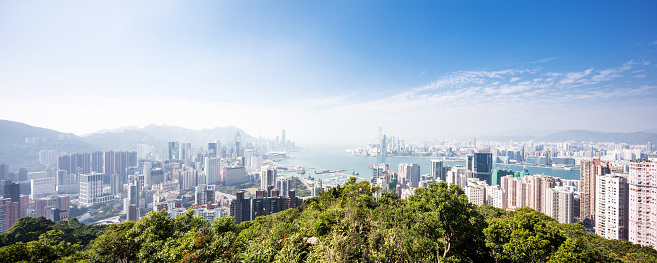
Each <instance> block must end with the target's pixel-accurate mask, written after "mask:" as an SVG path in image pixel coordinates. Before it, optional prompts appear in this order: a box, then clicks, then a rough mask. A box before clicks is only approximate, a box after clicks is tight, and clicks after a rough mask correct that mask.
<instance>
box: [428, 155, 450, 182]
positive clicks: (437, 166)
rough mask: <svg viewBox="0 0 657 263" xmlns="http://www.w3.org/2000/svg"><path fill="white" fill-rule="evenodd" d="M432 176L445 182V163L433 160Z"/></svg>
mask: <svg viewBox="0 0 657 263" xmlns="http://www.w3.org/2000/svg"><path fill="white" fill-rule="evenodd" d="M431 176H432V177H433V178H434V179H436V180H440V181H443V182H445V181H446V180H447V178H446V176H445V174H443V161H442V160H437V159H432V160H431Z"/></svg>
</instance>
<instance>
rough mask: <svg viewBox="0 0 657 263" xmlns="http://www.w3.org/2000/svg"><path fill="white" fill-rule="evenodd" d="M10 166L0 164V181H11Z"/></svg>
mask: <svg viewBox="0 0 657 263" xmlns="http://www.w3.org/2000/svg"><path fill="white" fill-rule="evenodd" d="M9 179H10V178H9V165H8V164H4V163H0V180H9Z"/></svg>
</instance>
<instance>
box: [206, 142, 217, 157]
mask: <svg viewBox="0 0 657 263" xmlns="http://www.w3.org/2000/svg"><path fill="white" fill-rule="evenodd" d="M217 152H218V151H217V143H216V142H209V143H208V156H210V157H217Z"/></svg>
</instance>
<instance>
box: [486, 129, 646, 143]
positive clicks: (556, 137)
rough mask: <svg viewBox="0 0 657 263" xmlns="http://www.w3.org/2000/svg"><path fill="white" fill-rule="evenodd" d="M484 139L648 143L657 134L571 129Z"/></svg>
mask: <svg viewBox="0 0 657 263" xmlns="http://www.w3.org/2000/svg"><path fill="white" fill-rule="evenodd" d="M481 140H483V141H511V140H513V141H529V140H534V141H544V142H565V141H574V142H611V143H627V144H646V143H648V142H653V143H654V142H657V134H654V133H647V132H632V133H612V132H594V131H585V130H569V131H560V132H555V133H551V134H548V135H545V136H522V135H507V136H485V137H481Z"/></svg>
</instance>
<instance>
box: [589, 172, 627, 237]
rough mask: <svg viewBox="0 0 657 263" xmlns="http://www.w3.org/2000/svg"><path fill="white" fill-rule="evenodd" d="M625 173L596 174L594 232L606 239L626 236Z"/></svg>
mask: <svg viewBox="0 0 657 263" xmlns="http://www.w3.org/2000/svg"><path fill="white" fill-rule="evenodd" d="M625 176H626V175H621V174H606V175H600V176H597V179H596V198H595V205H596V211H595V214H596V216H595V233H596V234H598V235H599V236H601V237H604V238H606V239H624V240H627V238H628V231H627V230H628V227H627V224H628V212H629V211H628V208H629V207H628V204H629V200H628V198H629V196H628V195H629V192H628V184H627V178H625Z"/></svg>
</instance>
